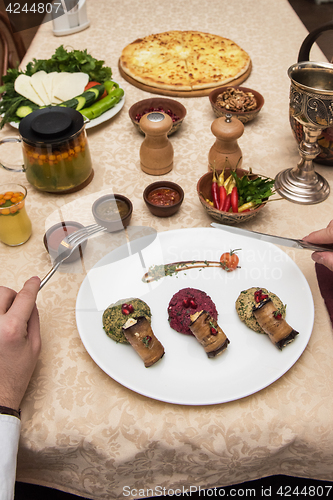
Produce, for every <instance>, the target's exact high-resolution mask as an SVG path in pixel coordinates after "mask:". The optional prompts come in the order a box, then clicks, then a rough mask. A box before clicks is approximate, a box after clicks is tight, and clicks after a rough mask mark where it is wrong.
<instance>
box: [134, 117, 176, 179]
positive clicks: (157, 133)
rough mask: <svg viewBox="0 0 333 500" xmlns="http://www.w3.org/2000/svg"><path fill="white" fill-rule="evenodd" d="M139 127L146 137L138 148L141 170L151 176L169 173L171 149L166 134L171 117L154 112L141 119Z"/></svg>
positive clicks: (171, 158) (170, 125)
mask: <svg viewBox="0 0 333 500" xmlns="http://www.w3.org/2000/svg"><path fill="white" fill-rule="evenodd" d="M140 127H141V129H142V131H143V132H144V133H145V136H146V137H145V139H144V141H143V143H142V144H141V147H140V162H141V169H142V170H143V171H144V172H146V174H151V175H163V174H166V173H168V172H170V170H171V169H172V166H173V147H172V144H171V142H170V140H169V139H168V136H167V134H168V132H169V130H170V129H171V127H172V119H171V117H170V116H169V115H167V114H165V113H161V112H159V111H158V112H155V111H154V112H152V113H148V114H147V115H144V116H143V117H142V118H141V120H140Z"/></svg>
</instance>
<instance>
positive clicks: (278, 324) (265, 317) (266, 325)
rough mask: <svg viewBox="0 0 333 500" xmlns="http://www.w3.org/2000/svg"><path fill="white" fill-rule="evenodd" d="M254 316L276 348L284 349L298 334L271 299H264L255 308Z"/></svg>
mask: <svg viewBox="0 0 333 500" xmlns="http://www.w3.org/2000/svg"><path fill="white" fill-rule="evenodd" d="M253 314H254V317H255V318H256V320H257V321H258V323H259V325H260V326H261V328H262V329H263V330H264V332H265V333H267V335H268V336H269V338H270V340H271V341H272V342H273V344H274V345H276V347H278V348H279V349H282V348H283V347H284V346H285V345H287V344H289V343H290V342H292V341H293V340H294V338H295V337H296V335H298V332H296V330H294V329H293V328H292V327H291V326H290V325H288V323H287V322H286V320H285V319H284V318H283V317H282V316H281V314H280V313H279V312H278V311H277V310H276V307H275V306H274V304H273V302H272V300H271V299H270V298H266V299H263V300H262V301H261V302H259V303H258V304H256V305H255V306H254V307H253Z"/></svg>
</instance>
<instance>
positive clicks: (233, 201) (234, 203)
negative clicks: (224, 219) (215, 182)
mask: <svg viewBox="0 0 333 500" xmlns="http://www.w3.org/2000/svg"><path fill="white" fill-rule="evenodd" d="M231 206H232V211H233V212H234V213H238V191H237V187H236V186H234V187H233V188H232V191H231Z"/></svg>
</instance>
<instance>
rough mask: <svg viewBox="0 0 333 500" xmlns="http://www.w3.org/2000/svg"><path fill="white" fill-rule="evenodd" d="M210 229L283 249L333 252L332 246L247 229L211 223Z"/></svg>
mask: <svg viewBox="0 0 333 500" xmlns="http://www.w3.org/2000/svg"><path fill="white" fill-rule="evenodd" d="M211 226H212V227H215V228H217V229H223V230H224V231H229V232H230V233H233V234H238V235H240V236H248V237H249V238H255V239H257V240H258V239H259V240H263V241H268V242H269V243H274V244H275V245H282V246H285V247H292V248H305V249H307V250H314V251H317V252H333V244H332V245H315V244H314V243H308V242H307V241H303V240H295V239H293V238H285V237H284V236H273V235H271V234H265V233H258V232H256V231H250V230H248V229H240V228H239V227H234V226H226V225H224V224H216V223H215V222H213V223H212V224H211Z"/></svg>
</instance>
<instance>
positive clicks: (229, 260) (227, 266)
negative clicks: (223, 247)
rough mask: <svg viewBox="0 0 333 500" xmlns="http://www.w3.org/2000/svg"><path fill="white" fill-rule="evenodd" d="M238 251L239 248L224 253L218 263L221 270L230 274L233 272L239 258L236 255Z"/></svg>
mask: <svg viewBox="0 0 333 500" xmlns="http://www.w3.org/2000/svg"><path fill="white" fill-rule="evenodd" d="M239 250H241V248H237V249H236V250H230V252H225V253H223V254H222V255H221V257H220V263H221V267H222V269H224V270H225V271H227V272H228V273H230V272H231V271H235V269H237V267H238V263H239V257H238V255H237V254H236V252H238V251H239Z"/></svg>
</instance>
